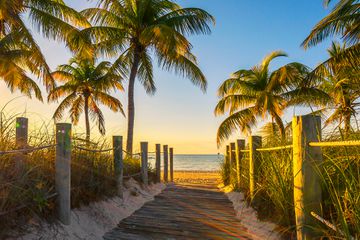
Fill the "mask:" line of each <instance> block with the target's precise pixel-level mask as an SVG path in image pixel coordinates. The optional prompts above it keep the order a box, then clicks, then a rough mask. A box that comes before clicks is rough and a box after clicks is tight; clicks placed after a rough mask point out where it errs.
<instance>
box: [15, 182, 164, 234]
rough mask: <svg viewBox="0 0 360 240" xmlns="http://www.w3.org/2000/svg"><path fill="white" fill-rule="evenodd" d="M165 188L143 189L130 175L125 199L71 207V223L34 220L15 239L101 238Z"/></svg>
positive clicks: (159, 185)
mask: <svg viewBox="0 0 360 240" xmlns="http://www.w3.org/2000/svg"><path fill="white" fill-rule="evenodd" d="M164 188H165V185H164V184H155V185H151V186H149V187H148V188H147V189H142V188H141V187H140V186H139V184H138V183H137V182H136V181H135V180H133V179H130V180H129V181H127V182H126V183H125V190H124V200H121V199H120V198H118V197H115V198H112V199H110V200H107V201H101V202H96V203H92V204H90V205H89V206H85V207H81V208H79V209H74V210H72V213H71V225H69V226H65V225H63V224H61V223H59V224H48V223H44V222H39V223H35V222H33V223H32V224H31V226H29V231H30V233H29V234H27V235H25V236H23V237H20V238H18V239H24V240H35V239H52V240H64V239H69V240H72V239H77V240H79V239H84V240H85V239H86V240H95V239H102V236H103V235H104V234H105V233H106V232H108V231H109V230H111V229H113V228H114V227H116V225H117V224H118V223H119V222H120V221H121V220H122V219H124V218H126V217H128V216H130V215H131V214H132V213H133V212H134V211H136V210H137V209H139V208H140V207H141V206H143V205H144V203H146V202H148V201H151V200H153V199H154V196H155V195H157V194H159V193H160V192H161V191H162V190H163V189H164Z"/></svg>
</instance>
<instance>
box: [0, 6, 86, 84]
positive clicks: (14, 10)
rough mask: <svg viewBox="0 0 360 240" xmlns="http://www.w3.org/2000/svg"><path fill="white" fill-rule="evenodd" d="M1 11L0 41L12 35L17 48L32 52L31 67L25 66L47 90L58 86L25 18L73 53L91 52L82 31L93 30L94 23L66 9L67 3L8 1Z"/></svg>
mask: <svg viewBox="0 0 360 240" xmlns="http://www.w3.org/2000/svg"><path fill="white" fill-rule="evenodd" d="M0 12H1V14H0V39H3V38H6V37H7V36H8V35H11V40H12V41H13V45H18V47H19V46H22V47H24V46H25V47H26V50H27V51H28V54H30V53H31V55H29V58H30V59H31V64H30V62H27V63H25V62H23V65H24V67H25V68H27V70H29V71H30V72H31V73H33V74H35V75H36V76H37V77H39V78H41V79H42V81H43V82H44V84H45V86H46V87H47V89H50V88H51V87H53V84H54V82H53V79H52V77H51V71H50V68H49V66H48V65H47V63H46V61H45V58H44V56H43V55H42V53H41V51H40V48H39V46H38V45H37V43H36V41H35V40H34V37H33V35H32V34H31V32H30V30H29V29H28V28H27V26H26V24H25V18H27V19H29V20H30V22H31V23H32V24H33V25H34V26H35V27H36V28H37V29H38V30H39V31H40V32H41V33H42V34H43V35H44V36H45V37H47V38H53V39H55V40H60V41H63V42H65V43H66V44H67V46H68V47H69V48H70V49H71V50H72V51H81V50H85V49H89V48H85V47H84V46H85V43H86V42H87V41H86V39H85V38H83V37H82V36H81V35H80V30H79V29H78V28H83V27H89V26H90V24H89V23H88V21H87V20H86V18H84V17H82V16H81V14H79V13H78V12H76V11H75V10H74V9H72V8H70V7H68V6H66V5H65V3H64V2H63V0H4V1H1V2H0ZM8 38H9V37H8ZM8 40H9V39H8ZM8 40H7V41H8ZM83 52H84V53H85V52H87V51H83ZM19 74H20V73H19ZM0 77H2V78H3V77H4V75H0Z"/></svg>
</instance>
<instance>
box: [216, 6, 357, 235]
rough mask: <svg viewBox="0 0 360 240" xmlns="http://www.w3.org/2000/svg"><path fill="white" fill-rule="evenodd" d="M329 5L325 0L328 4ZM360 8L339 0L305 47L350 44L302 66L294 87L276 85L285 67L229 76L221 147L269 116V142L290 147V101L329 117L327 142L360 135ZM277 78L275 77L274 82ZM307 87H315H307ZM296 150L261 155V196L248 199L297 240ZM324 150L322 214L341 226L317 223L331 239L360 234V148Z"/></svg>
mask: <svg viewBox="0 0 360 240" xmlns="http://www.w3.org/2000/svg"><path fill="white" fill-rule="evenodd" d="M329 2H330V0H327V1H325V5H328V4H329ZM359 11H360V8H359V1H358V0H339V1H338V2H337V3H336V4H335V7H334V9H333V10H332V12H331V13H330V14H329V15H328V16H327V17H325V18H324V19H322V20H321V21H320V22H319V23H318V24H317V25H316V26H315V27H314V29H313V30H312V31H311V33H310V35H309V36H308V37H307V38H306V39H305V40H304V42H303V43H302V46H303V47H304V48H309V47H311V46H314V45H316V44H318V43H320V42H322V41H323V40H324V39H326V38H328V37H330V36H340V37H341V38H342V39H343V40H344V42H343V43H342V44H341V43H337V42H333V43H332V45H331V47H330V48H329V50H328V53H329V58H328V59H327V60H326V61H324V62H323V63H321V64H319V65H318V66H317V67H316V68H314V69H313V70H310V69H309V68H307V67H304V69H305V70H306V71H301V73H302V75H301V77H300V78H294V77H292V78H289V79H290V81H289V82H290V83H292V84H293V85H291V87H288V86H286V85H281V84H280V85H279V86H280V88H278V89H277V88H273V87H274V86H275V84H273V83H272V81H273V82H275V83H286V81H284V79H286V78H283V77H282V76H286V73H287V71H285V70H283V73H282V74H278V75H274V74H273V73H272V74H268V73H267V74H262V72H261V71H257V72H255V71H254V70H258V69H261V66H257V67H254V68H253V69H252V70H240V71H238V72H236V73H235V74H233V76H232V78H231V79H229V80H226V81H225V82H224V83H223V84H222V85H221V86H220V88H219V96H220V98H221V99H220V100H219V103H218V105H217V107H216V110H215V113H216V114H224V113H225V112H229V116H228V118H226V119H225V121H224V122H223V123H222V124H221V125H220V127H219V130H218V143H219V144H221V143H222V142H223V141H224V140H226V139H227V138H229V137H230V135H231V134H232V133H233V132H234V131H237V130H240V131H241V132H242V133H247V132H249V130H250V128H251V127H253V126H255V124H256V123H257V117H259V116H261V115H262V116H266V115H270V116H271V118H272V120H273V121H272V122H270V123H266V124H265V125H264V126H263V128H262V129H261V130H260V133H261V134H262V135H263V136H264V141H263V146H264V147H274V146H280V145H288V144H290V143H291V135H292V133H291V131H286V129H287V128H286V127H284V125H283V124H282V122H280V121H281V119H280V121H275V123H274V119H275V120H276V115H279V113H282V111H284V110H285V107H286V106H290V105H293V104H294V105H299V104H300V105H305V106H309V107H311V110H312V113H311V114H324V115H328V114H330V116H327V118H326V121H325V125H326V126H327V127H328V128H327V129H330V130H331V132H330V133H326V134H324V133H323V136H322V138H323V139H322V141H343V140H359V139H360V132H359V131H360V130H359V127H358V122H357V119H356V117H357V114H358V108H359V103H358V101H359V97H360V96H359V76H360V75H359V74H360V71H359V70H360V69H359V66H360V62H359V59H360V57H359V56H360V55H359V53H360V51H359V27H358V25H359V24H358V22H359V21H358V15H359ZM263 65H264V64H263ZM277 71H279V70H277ZM280 72H281V71H280ZM274 76H275V77H276V78H277V79H276V78H274ZM261 78H262V79H266V78H268V79H269V80H263V81H262V82H263V84H262V85H261V84H258V82H260V81H259V80H258V79H261ZM271 78H272V79H274V80H272V81H271ZM253 83H257V84H253ZM268 85H269V86H268ZM304 87H305V88H304ZM307 88H309V89H311V91H307V90H305V91H303V90H302V89H307ZM289 90H290V91H294V93H295V94H292V96H291V97H290V98H283V97H282V96H283V94H284V95H285V96H289V95H288V93H287V91H289ZM313 108H314V109H315V111H313ZM335 123H336V124H337V125H334V124H335ZM291 151H292V150H291V149H282V150H274V151H269V152H260V154H261V156H260V159H259V161H260V165H259V169H258V171H259V172H258V174H257V176H258V179H257V183H256V186H257V189H256V193H255V197H254V198H253V199H252V200H251V201H250V199H249V203H250V204H251V205H252V206H253V207H254V208H256V209H257V210H258V215H259V217H261V218H264V219H268V220H272V221H275V222H277V223H278V224H279V225H280V227H281V229H279V230H280V231H281V232H283V233H284V235H285V237H286V238H287V239H295V234H294V232H295V230H296V224H295V216H294V214H295V212H294V199H293V192H294V189H293V186H294V184H293V182H294V179H293V172H292V169H293V167H292V163H293V159H292V157H293V154H292V152H291ZM322 151H323V161H322V162H321V164H320V165H319V166H316V168H315V170H316V172H317V174H318V176H319V177H320V179H321V182H322V195H323V202H322V217H323V218H324V219H325V220H327V221H328V222H330V223H331V224H333V225H334V226H335V227H336V228H337V230H336V231H334V230H332V229H330V228H328V227H327V226H326V225H321V224H319V226H312V227H315V228H318V230H319V231H320V232H322V233H323V237H324V238H325V239H359V238H360V228H359V226H360V212H359V209H360V201H359V197H358V196H359V191H360V175H359V172H360V166H359V156H360V152H359V148H358V147H337V148H331V147H329V148H324V149H322ZM241 162H242V166H244V167H245V168H247V167H248V156H244V157H243V159H242V160H241ZM227 165H228V164H227V163H226V162H224V163H223V166H222V178H223V181H224V182H225V183H226V182H227V183H229V184H230V185H233V186H237V183H236V182H235V179H236V178H234V177H230V176H231V174H232V173H231V171H229V170H228V166H227ZM245 172H247V171H245ZM242 177H243V179H242V182H241V186H240V190H241V191H243V192H244V193H245V194H246V195H248V194H249V187H248V186H249V184H248V179H247V178H246V176H242ZM229 180H230V182H229ZM235 189H236V188H235ZM236 190H238V189H236Z"/></svg>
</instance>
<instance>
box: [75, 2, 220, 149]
mask: <svg viewBox="0 0 360 240" xmlns="http://www.w3.org/2000/svg"><path fill="white" fill-rule="evenodd" d="M99 5H100V6H99V7H98V8H91V9H86V10H84V11H82V14H83V15H84V16H86V17H88V18H89V20H91V21H92V22H94V24H96V25H100V26H96V27H93V28H88V29H87V30H85V31H86V33H88V34H89V35H90V36H92V38H93V39H95V40H96V42H95V44H96V46H97V47H98V49H99V51H100V52H101V53H102V54H104V55H106V56H117V60H116V61H115V64H116V66H118V68H119V69H124V68H125V69H126V67H127V66H128V67H129V70H130V71H129V72H130V75H129V85H128V114H127V118H128V128H127V131H128V133H127V145H126V150H127V152H128V153H132V151H133V135H134V120H135V104H134V84H135V79H136V78H138V80H139V81H140V83H141V84H142V85H143V86H144V88H145V90H146V92H147V93H149V94H154V93H155V91H156V87H155V81H154V78H153V64H152V56H156V58H157V59H158V62H159V66H160V67H162V68H163V69H165V70H173V71H175V73H179V74H182V75H184V76H186V77H189V78H190V80H191V81H192V82H193V83H194V84H195V85H198V86H200V87H201V89H202V90H203V91H205V89H206V85H207V83H206V78H205V76H204V75H203V73H202V72H201V70H200V69H199V67H198V66H197V62H196V57H195V56H194V55H193V54H192V53H191V44H190V42H189V41H188V40H187V39H186V37H185V35H187V34H200V33H204V34H206V33H210V27H209V23H211V22H215V20H214V18H213V17H212V16H211V15H210V14H209V13H207V12H206V11H204V10H202V9H198V8H182V7H181V6H179V5H178V4H176V3H175V2H174V1H168V0H143V1H136V0H126V1H116V0H100V1H99ZM123 49H124V50H123ZM119 50H123V52H122V54H120V52H119ZM151 53H154V54H151ZM124 65H125V66H124Z"/></svg>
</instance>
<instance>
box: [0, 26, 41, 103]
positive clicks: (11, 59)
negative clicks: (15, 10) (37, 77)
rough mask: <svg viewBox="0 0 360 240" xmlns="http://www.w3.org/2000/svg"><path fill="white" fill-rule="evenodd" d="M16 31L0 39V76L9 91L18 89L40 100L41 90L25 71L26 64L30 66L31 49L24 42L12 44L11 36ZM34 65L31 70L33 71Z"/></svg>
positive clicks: (14, 34)
mask: <svg viewBox="0 0 360 240" xmlns="http://www.w3.org/2000/svg"><path fill="white" fill-rule="evenodd" d="M17 34H18V33H16V32H15V33H9V34H8V35H6V36H5V37H3V38H1V39H0V77H1V78H2V80H3V81H4V82H5V83H6V85H7V86H8V88H9V89H10V91H11V92H13V91H15V90H19V91H20V92H21V93H23V94H25V95H27V96H28V97H30V98H31V97H32V95H33V93H34V94H35V97H36V98H37V99H39V100H42V96H41V90H40V89H39V87H38V85H37V84H36V82H35V81H34V80H33V79H31V78H30V77H29V76H28V75H27V73H26V70H27V68H26V66H32V55H33V52H32V51H31V49H29V48H28V46H26V44H20V43H19V44H14V42H13V38H14V37H17V36H16V35H17ZM36 70H37V69H36V67H35V68H34V69H33V71H32V72H35V71H36Z"/></svg>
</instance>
